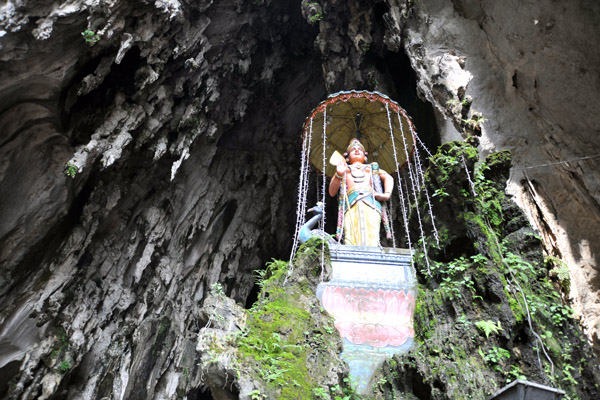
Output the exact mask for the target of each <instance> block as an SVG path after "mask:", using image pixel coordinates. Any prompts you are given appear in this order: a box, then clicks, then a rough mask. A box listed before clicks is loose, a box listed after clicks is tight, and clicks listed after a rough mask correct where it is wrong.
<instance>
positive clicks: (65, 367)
mask: <svg viewBox="0 0 600 400" xmlns="http://www.w3.org/2000/svg"><path fill="white" fill-rule="evenodd" d="M58 368H59V369H60V370H61V371H62V372H67V371H68V370H70V369H71V363H70V362H69V361H67V360H64V361H63V362H61V363H60V364H59V366H58Z"/></svg>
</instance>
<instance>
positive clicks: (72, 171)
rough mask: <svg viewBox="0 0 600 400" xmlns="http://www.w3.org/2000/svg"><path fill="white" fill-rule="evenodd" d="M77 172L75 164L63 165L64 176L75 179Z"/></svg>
mask: <svg viewBox="0 0 600 400" xmlns="http://www.w3.org/2000/svg"><path fill="white" fill-rule="evenodd" d="M77 171H78V168H77V166H76V165H75V164H72V163H71V162H68V163H67V165H65V175H66V176H70V177H71V178H75V175H77Z"/></svg>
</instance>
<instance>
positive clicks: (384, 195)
mask: <svg viewBox="0 0 600 400" xmlns="http://www.w3.org/2000/svg"><path fill="white" fill-rule="evenodd" d="M391 195H392V194H391V193H375V200H377V201H388V200H389V199H390V196H391Z"/></svg>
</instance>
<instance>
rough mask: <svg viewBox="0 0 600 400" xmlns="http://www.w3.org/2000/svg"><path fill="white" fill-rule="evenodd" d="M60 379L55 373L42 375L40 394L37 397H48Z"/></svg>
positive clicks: (43, 398) (41, 399)
mask: <svg viewBox="0 0 600 400" xmlns="http://www.w3.org/2000/svg"><path fill="white" fill-rule="evenodd" d="M60 379H61V377H60V375H58V374H55V373H48V374H46V375H44V377H43V378H42V395H41V396H40V397H39V399H40V400H45V399H47V398H49V397H50V396H51V395H52V394H53V393H54V391H55V390H56V387H57V386H58V384H59V382H60Z"/></svg>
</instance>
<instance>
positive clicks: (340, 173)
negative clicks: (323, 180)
mask: <svg viewBox="0 0 600 400" xmlns="http://www.w3.org/2000/svg"><path fill="white" fill-rule="evenodd" d="M347 168H348V165H346V162H345V161H340V162H338V163H337V166H336V173H337V174H338V176H344V173H345V172H346V169H347Z"/></svg>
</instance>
